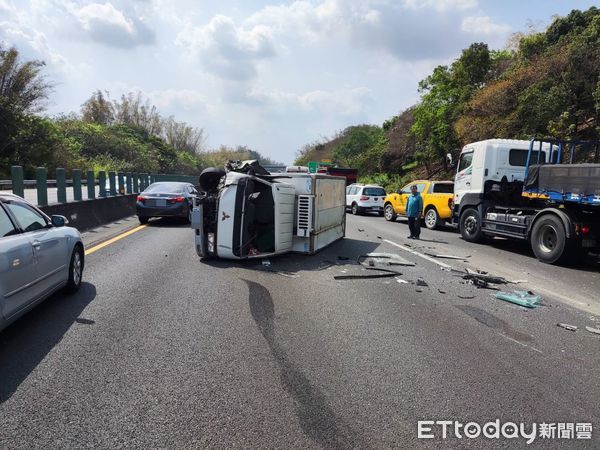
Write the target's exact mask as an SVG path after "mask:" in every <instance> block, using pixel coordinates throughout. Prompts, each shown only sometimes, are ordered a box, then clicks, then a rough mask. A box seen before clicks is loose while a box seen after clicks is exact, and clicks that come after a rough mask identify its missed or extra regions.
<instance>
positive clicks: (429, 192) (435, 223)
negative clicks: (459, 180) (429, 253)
mask: <svg viewBox="0 0 600 450" xmlns="http://www.w3.org/2000/svg"><path fill="white" fill-rule="evenodd" d="M413 185H416V186H417V191H418V192H420V193H421V196H422V197H423V219H424V222H425V226H426V227H427V228H429V229H430V230H434V229H435V228H437V227H439V226H440V225H442V224H443V223H444V222H445V221H448V220H450V219H451V218H452V202H453V197H454V183H453V182H452V181H427V180H416V181H413V182H412V183H409V184H407V185H406V186H404V187H403V188H402V189H400V190H399V191H398V192H395V193H393V194H388V196H387V197H386V198H385V200H384V204H385V206H384V208H385V220H388V221H394V220H396V217H397V216H398V215H401V216H404V215H406V201H407V199H408V197H409V196H410V195H411V192H410V189H411V187H412V186H413Z"/></svg>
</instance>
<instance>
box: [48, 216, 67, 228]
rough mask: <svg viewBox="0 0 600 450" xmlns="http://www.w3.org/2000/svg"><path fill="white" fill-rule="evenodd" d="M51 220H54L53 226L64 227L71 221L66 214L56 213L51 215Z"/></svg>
mask: <svg viewBox="0 0 600 450" xmlns="http://www.w3.org/2000/svg"><path fill="white" fill-rule="evenodd" d="M50 221H51V222H52V226H54V227H64V226H65V225H66V224H68V223H69V221H68V220H67V218H66V217H65V216H59V215H55V216H52V217H50Z"/></svg>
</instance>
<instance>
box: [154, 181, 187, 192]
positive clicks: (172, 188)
mask: <svg viewBox="0 0 600 450" xmlns="http://www.w3.org/2000/svg"><path fill="white" fill-rule="evenodd" d="M184 186H185V185H184V184H182V183H154V184H151V185H150V186H148V188H147V189H146V190H145V191H144V194H181V193H182V192H183V189H184Z"/></svg>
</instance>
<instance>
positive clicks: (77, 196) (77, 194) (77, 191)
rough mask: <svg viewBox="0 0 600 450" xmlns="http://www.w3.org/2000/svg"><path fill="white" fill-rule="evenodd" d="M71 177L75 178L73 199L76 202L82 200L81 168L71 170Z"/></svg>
mask: <svg viewBox="0 0 600 450" xmlns="http://www.w3.org/2000/svg"><path fill="white" fill-rule="evenodd" d="M71 178H73V200H75V201H76V202H80V201H81V170H79V169H73V170H72V171H71Z"/></svg>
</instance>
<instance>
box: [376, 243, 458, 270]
mask: <svg viewBox="0 0 600 450" xmlns="http://www.w3.org/2000/svg"><path fill="white" fill-rule="evenodd" d="M383 242H387V243H388V244H391V245H394V246H396V247H398V248H401V249H402V250H405V251H407V252H409V253H412V254H413V255H416V256H420V257H421V258H423V259H426V260H427V261H430V262H432V263H435V264H437V265H438V266H440V267H443V268H445V269H452V266H449V265H448V264H446V263H443V262H441V261H438V260H436V259H433V258H432V257H430V256H427V255H424V254H423V253H419V252H418V251H416V250H413V249H412V248H408V247H406V246H404V245H401V244H396V243H395V242H392V241H389V240H387V239H383Z"/></svg>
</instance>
